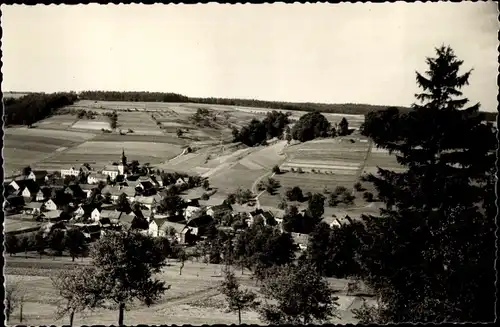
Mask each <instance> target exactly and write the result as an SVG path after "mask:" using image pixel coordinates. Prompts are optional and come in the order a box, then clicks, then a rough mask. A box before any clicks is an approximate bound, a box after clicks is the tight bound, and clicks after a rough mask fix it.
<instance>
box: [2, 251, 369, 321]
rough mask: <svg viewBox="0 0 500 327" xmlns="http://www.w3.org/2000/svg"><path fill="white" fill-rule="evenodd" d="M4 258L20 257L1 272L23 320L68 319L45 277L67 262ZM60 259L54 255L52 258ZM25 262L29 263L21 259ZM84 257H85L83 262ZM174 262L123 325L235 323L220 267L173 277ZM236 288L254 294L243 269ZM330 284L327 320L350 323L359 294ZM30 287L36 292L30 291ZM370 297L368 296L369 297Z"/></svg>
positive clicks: (189, 268)
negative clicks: (18, 294) (333, 310)
mask: <svg viewBox="0 0 500 327" xmlns="http://www.w3.org/2000/svg"><path fill="white" fill-rule="evenodd" d="M9 260H11V261H15V262H19V261H23V260H24V259H21V258H15V259H12V258H7V266H6V267H5V275H6V280H7V283H14V282H21V283H22V286H23V288H24V289H25V290H27V292H26V302H25V304H24V306H23V324H28V325H53V324H58V325H60V324H66V323H68V321H69V318H68V317H64V318H62V319H61V320H59V321H55V319H54V311H55V310H56V307H57V302H56V301H57V291H56V290H55V289H54V288H53V286H52V282H51V279H50V276H52V275H54V274H55V273H56V272H57V271H59V270H60V269H68V268H69V267H70V264H69V263H68V262H67V261H68V260H66V261H64V262H67V263H64V262H58V261H56V262H52V261H53V260H52V259H49V258H46V259H45V261H46V262H47V264H46V265H45V266H43V268H34V269H33V268H20V266H21V265H18V264H14V263H13V264H11V265H9ZM57 260H60V259H57ZM26 261H29V259H28V260H26ZM85 261H87V260H85ZM179 265H180V264H179V263H178V262H174V261H172V260H169V266H167V267H165V268H164V269H163V271H162V272H161V273H160V274H158V275H157V278H159V279H160V280H163V281H165V282H166V283H167V285H171V288H170V290H167V291H166V292H165V294H164V296H163V297H162V298H161V299H160V300H159V301H158V302H157V303H155V304H153V305H152V306H150V307H146V306H144V305H142V304H140V303H134V304H133V305H131V306H130V307H129V308H128V310H127V311H125V320H124V322H125V324H126V325H138V324H144V323H145V322H147V323H148V324H194V325H202V324H233V323H237V322H238V317H237V314H236V313H230V312H227V310H226V308H227V306H226V303H225V300H224V297H223V296H222V295H221V294H220V293H219V291H218V290H217V288H218V285H219V283H220V282H221V281H222V277H221V268H222V267H221V266H220V265H214V264H205V263H201V262H196V261H194V262H191V261H188V262H186V263H185V266H184V268H183V269H182V275H179ZM235 274H236V276H237V278H238V279H239V280H240V283H241V285H242V287H244V288H247V289H251V290H252V291H255V292H258V288H257V287H256V286H255V281H254V280H252V279H251V275H250V273H249V271H246V272H245V273H244V275H242V274H241V271H240V270H239V269H238V270H236V271H235ZM328 281H329V283H330V285H331V287H332V288H333V289H335V290H337V291H339V293H337V294H336V295H337V296H338V297H339V300H338V303H339V304H340V306H339V313H340V318H338V319H332V321H331V322H332V323H355V322H356V320H355V319H354V318H353V316H352V313H351V312H350V310H351V309H353V308H356V307H360V306H361V303H362V300H361V298H360V297H359V296H352V295H347V294H346V287H347V280H344V279H334V278H329V279H328ZM32 290H36V291H32ZM369 300H370V299H369ZM117 319H118V310H116V309H114V310H112V309H99V310H96V311H94V312H90V313H89V314H88V315H86V316H82V315H81V314H76V315H75V321H74V323H75V325H84V324H85V325H91V324H105V325H112V324H116V322H117ZM242 322H243V323H246V324H262V321H261V320H260V319H259V316H258V314H257V313H256V312H253V311H250V312H245V313H243V314H242ZM18 323H19V311H18V309H16V310H14V313H13V314H12V316H11V321H9V324H18Z"/></svg>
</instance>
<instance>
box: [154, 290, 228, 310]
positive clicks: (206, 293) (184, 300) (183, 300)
mask: <svg viewBox="0 0 500 327" xmlns="http://www.w3.org/2000/svg"><path fill="white" fill-rule="evenodd" d="M167 292H168V291H167ZM219 293H220V292H219V290H218V289H217V287H215V286H214V287H210V288H207V289H204V290H201V291H197V292H193V293H191V294H186V295H183V296H180V297H175V298H170V299H166V300H165V301H162V303H161V304H158V306H160V305H163V304H169V305H180V304H189V303H190V302H193V301H196V300H201V299H204V298H207V297H212V296H216V295H218V294H219Z"/></svg>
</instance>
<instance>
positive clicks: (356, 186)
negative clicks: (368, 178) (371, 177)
mask: <svg viewBox="0 0 500 327" xmlns="http://www.w3.org/2000/svg"><path fill="white" fill-rule="evenodd" d="M354 189H355V190H356V191H357V192H363V191H364V190H365V189H364V188H363V185H361V183H360V182H356V183H355V184H354Z"/></svg>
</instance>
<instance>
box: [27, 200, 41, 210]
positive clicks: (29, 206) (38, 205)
mask: <svg viewBox="0 0 500 327" xmlns="http://www.w3.org/2000/svg"><path fill="white" fill-rule="evenodd" d="M42 205H43V203H41V202H30V203H27V204H25V205H24V207H25V208H27V209H40V208H41V207H42Z"/></svg>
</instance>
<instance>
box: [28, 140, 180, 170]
mask: <svg viewBox="0 0 500 327" xmlns="http://www.w3.org/2000/svg"><path fill="white" fill-rule="evenodd" d="M119 136H121V135H119ZM121 137H123V136H121ZM122 148H123V149H124V150H125V154H126V156H127V159H128V160H129V161H132V160H138V161H139V162H140V163H147V162H149V163H150V164H152V165H154V164H158V163H161V162H163V161H165V160H168V159H170V158H173V157H175V156H176V155H178V154H180V153H181V152H182V148H181V147H180V146H179V145H174V144H169V143H156V142H135V141H123V142H113V141H88V142H85V143H82V144H80V145H78V146H75V147H73V148H71V149H68V150H67V151H64V152H61V153H59V154H57V155H54V156H52V157H50V158H48V159H46V160H43V161H41V162H40V163H38V164H37V165H36V166H37V167H40V168H44V167H60V168H63V167H68V166H70V165H79V164H83V163H85V162H86V163H89V164H90V165H95V168H102V167H100V166H103V165H106V164H110V163H111V162H114V161H118V160H119V159H120V156H121V152H122Z"/></svg>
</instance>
